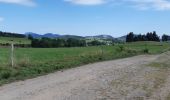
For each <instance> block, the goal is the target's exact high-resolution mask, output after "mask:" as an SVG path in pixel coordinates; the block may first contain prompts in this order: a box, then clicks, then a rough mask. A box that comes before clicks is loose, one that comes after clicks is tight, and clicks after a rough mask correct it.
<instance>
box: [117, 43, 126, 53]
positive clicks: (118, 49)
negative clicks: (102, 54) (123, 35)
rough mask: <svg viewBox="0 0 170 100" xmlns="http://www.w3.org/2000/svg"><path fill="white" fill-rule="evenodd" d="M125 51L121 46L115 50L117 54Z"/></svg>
mask: <svg viewBox="0 0 170 100" xmlns="http://www.w3.org/2000/svg"><path fill="white" fill-rule="evenodd" d="M124 50H125V47H124V46H123V45H120V46H119V47H118V48H117V51H118V52H122V51H124Z"/></svg>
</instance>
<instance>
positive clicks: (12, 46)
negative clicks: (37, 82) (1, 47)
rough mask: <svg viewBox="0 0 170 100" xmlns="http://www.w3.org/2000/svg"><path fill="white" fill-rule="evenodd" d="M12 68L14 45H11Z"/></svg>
mask: <svg viewBox="0 0 170 100" xmlns="http://www.w3.org/2000/svg"><path fill="white" fill-rule="evenodd" d="M11 66H12V67H14V44H13V43H11Z"/></svg>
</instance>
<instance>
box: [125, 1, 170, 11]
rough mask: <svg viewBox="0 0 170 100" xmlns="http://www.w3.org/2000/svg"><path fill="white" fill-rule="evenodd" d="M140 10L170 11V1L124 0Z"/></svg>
mask: <svg viewBox="0 0 170 100" xmlns="http://www.w3.org/2000/svg"><path fill="white" fill-rule="evenodd" d="M124 1H125V2H130V3H133V6H135V7H137V8H139V9H156V10H170V1H169V0H124Z"/></svg>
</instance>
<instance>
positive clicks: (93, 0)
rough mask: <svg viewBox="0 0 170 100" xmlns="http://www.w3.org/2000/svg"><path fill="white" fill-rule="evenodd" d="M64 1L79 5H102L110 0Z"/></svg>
mask: <svg viewBox="0 0 170 100" xmlns="http://www.w3.org/2000/svg"><path fill="white" fill-rule="evenodd" d="M64 1H67V2H70V3H73V4H78V5H101V4H104V3H106V2H107V1H108V0H64Z"/></svg>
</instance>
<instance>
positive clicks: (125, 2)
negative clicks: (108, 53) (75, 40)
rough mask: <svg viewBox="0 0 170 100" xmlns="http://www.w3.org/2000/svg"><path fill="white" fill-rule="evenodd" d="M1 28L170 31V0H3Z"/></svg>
mask: <svg viewBox="0 0 170 100" xmlns="http://www.w3.org/2000/svg"><path fill="white" fill-rule="evenodd" d="M0 12H1V13H0V30H2V31H9V32H17V33H25V32H36V33H40V34H43V33H57V34H73V35H83V36H88V35H98V34H109V35H112V36H114V37H119V36H122V35H125V34H127V33H128V32H131V31H133V32H135V33H146V32H148V31H154V30H155V31H157V33H158V34H159V35H162V34H170V28H169V27H170V0H0Z"/></svg>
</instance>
